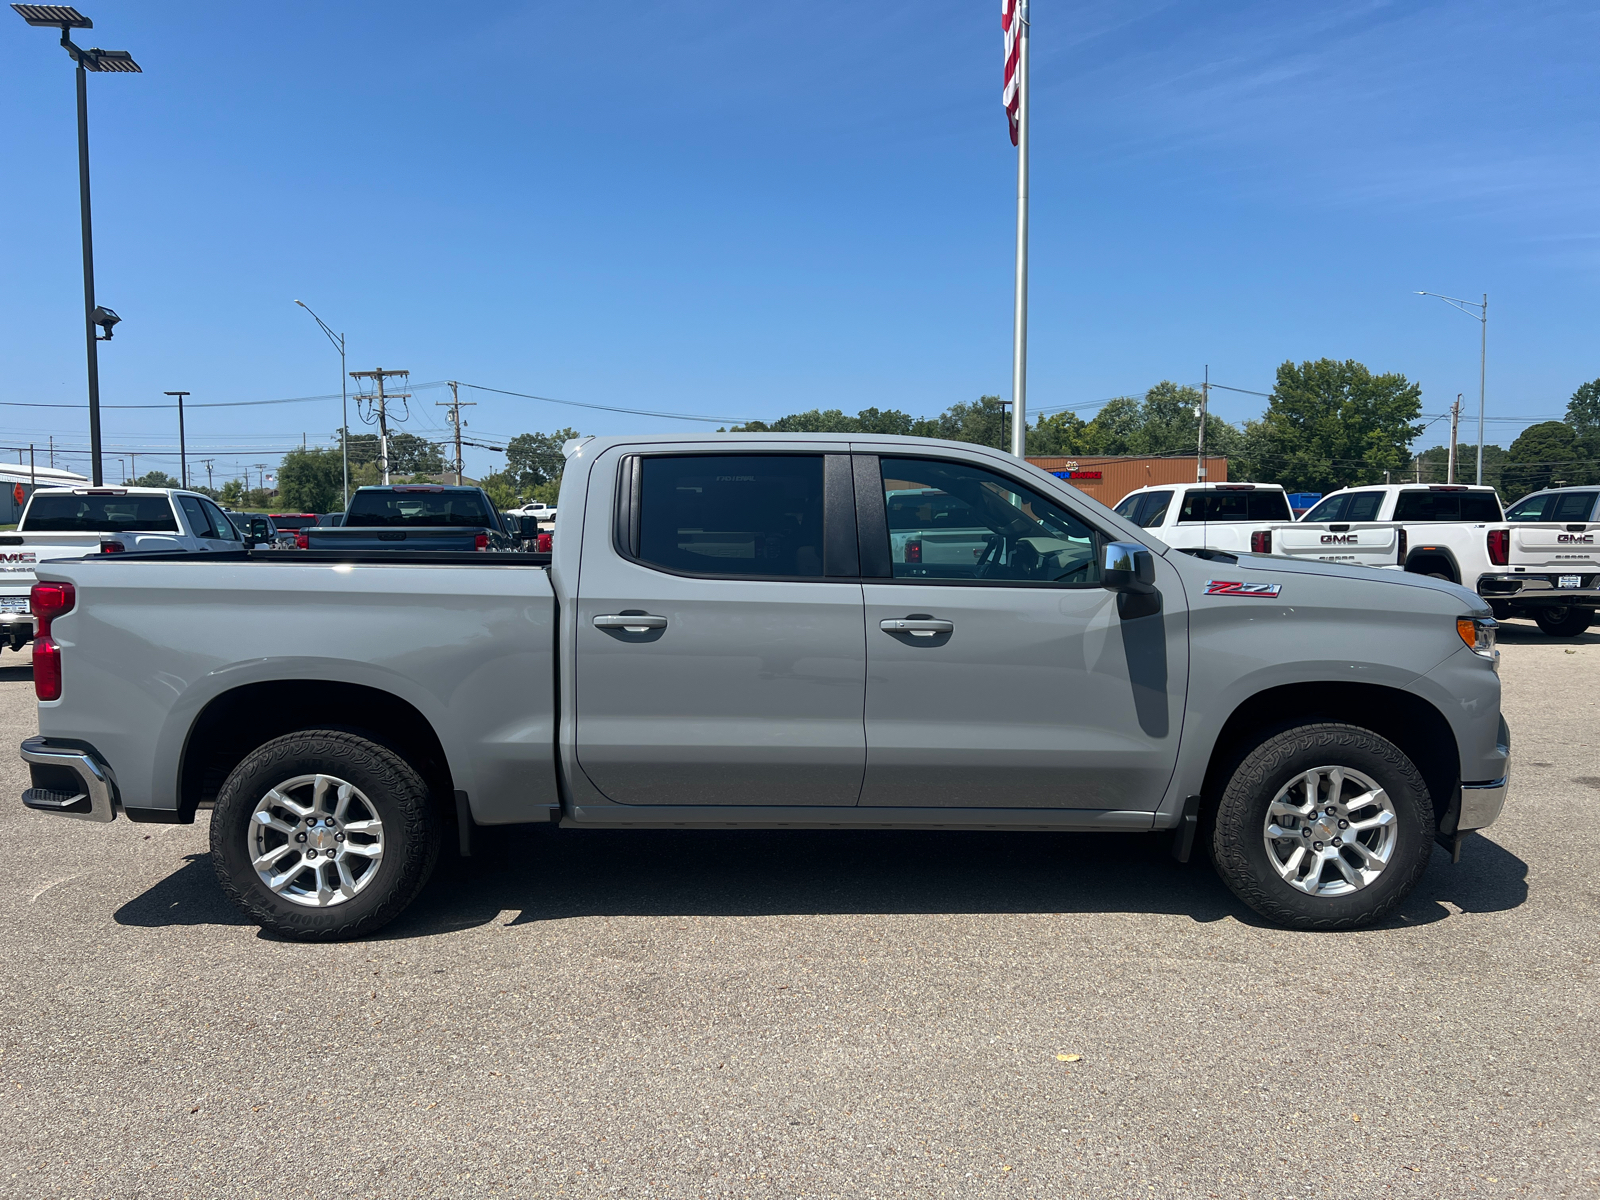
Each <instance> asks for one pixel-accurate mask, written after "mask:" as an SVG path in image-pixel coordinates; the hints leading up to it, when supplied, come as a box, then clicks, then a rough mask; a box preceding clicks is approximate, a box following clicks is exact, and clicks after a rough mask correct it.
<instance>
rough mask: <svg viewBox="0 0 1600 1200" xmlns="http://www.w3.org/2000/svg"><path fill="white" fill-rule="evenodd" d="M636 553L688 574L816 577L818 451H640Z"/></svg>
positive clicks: (819, 543) (819, 511)
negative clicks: (681, 453)
mask: <svg viewBox="0 0 1600 1200" xmlns="http://www.w3.org/2000/svg"><path fill="white" fill-rule="evenodd" d="M639 557H640V558H641V559H643V560H644V561H645V562H648V563H652V564H654V565H656V566H661V567H665V568H667V569H668V570H671V571H683V572H685V573H687V574H691V575H760V576H776V577H779V578H788V579H820V578H821V577H822V456H821V455H819V454H748V455H734V454H704V455H692V456H691V455H685V456H683V457H676V456H651V457H646V458H645V459H643V460H642V462H641V464H640V496H639Z"/></svg>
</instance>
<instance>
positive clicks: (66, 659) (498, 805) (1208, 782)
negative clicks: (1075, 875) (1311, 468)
mask: <svg viewBox="0 0 1600 1200" xmlns="http://www.w3.org/2000/svg"><path fill="white" fill-rule="evenodd" d="M568 451H569V458H568V462H567V466H566V471H565V474H564V476H563V479H562V484H561V496H560V500H561V511H563V512H565V513H566V514H567V516H566V520H565V523H564V525H563V532H562V535H561V536H560V537H559V538H557V539H555V545H554V551H553V554H551V555H526V554H516V553H508V552H499V553H497V552H493V551H490V552H471V551H469V552H465V553H448V552H433V553H429V552H421V553H416V552H409V551H389V552H361V551H355V552H352V551H345V552H340V551H334V552H319V551H315V550H312V551H295V550H288V551H276V552H270V553H268V552H256V551H248V550H241V551H237V552H233V553H218V554H209V555H184V556H179V555H166V554H151V555H116V556H97V557H94V558H91V559H84V560H78V561H71V562H58V563H50V564H48V565H46V566H44V567H41V568H40V571H39V577H40V578H39V582H38V583H37V584H36V585H35V587H34V589H33V610H34V612H35V613H36V614H37V617H38V619H39V621H40V623H41V631H40V636H39V637H38V638H36V639H35V642H34V686H35V690H36V692H37V694H38V698H39V705H38V715H39V730H40V732H39V736H37V737H32V738H29V739H28V740H27V741H25V742H24V743H23V745H22V757H23V759H24V760H25V761H26V763H27V764H28V768H29V771H30V776H31V777H30V782H31V785H32V786H31V787H30V788H29V789H28V791H27V792H26V793H25V794H24V796H23V803H24V804H26V805H27V806H28V807H29V808H30V809H33V810H35V811H37V812H40V813H43V814H50V815H51V816H52V817H77V818H82V819H86V820H91V821H110V820H113V819H114V818H115V817H116V816H117V815H118V814H121V815H123V816H126V817H128V818H130V819H131V820H134V821H156V822H177V823H187V822H192V821H194V820H195V818H196V813H197V811H198V810H200V809H201V808H203V807H209V808H210V840H211V858H212V864H213V867H214V869H215V873H216V877H217V880H218V883H219V885H220V887H221V889H222V891H223V892H224V893H225V894H227V895H228V896H229V897H231V898H232V900H233V901H234V902H235V903H236V904H237V905H238V906H239V907H240V908H241V910H242V911H243V912H245V913H246V914H247V915H248V916H249V918H250V919H251V920H252V921H254V922H256V923H258V924H259V925H260V926H261V927H262V928H263V929H266V930H270V931H272V932H273V933H276V934H279V935H281V936H284V937H287V938H295V939H303V940H330V939H338V938H350V937H355V936H360V935H363V934H367V933H370V932H372V931H373V930H375V929H378V928H379V927H381V926H382V925H383V924H384V923H385V922H387V921H389V920H391V919H393V918H394V917H395V916H396V915H397V914H399V913H400V912H401V911H402V910H404V909H405V907H406V906H407V905H408V904H410V903H411V901H412V900H413V899H414V897H415V896H416V895H417V892H418V890H419V889H420V888H421V887H422V885H423V882H424V881H425V880H426V879H427V877H428V874H429V872H430V871H431V870H432V868H433V865H434V863H435V861H436V859H437V857H438V855H439V853H440V851H441V847H442V846H444V845H445V844H446V842H447V840H448V841H451V842H454V843H455V845H457V846H458V847H459V849H460V852H461V853H463V854H468V853H470V852H471V848H472V846H473V844H474V841H475V839H476V838H477V837H479V836H480V835H481V834H483V833H484V832H485V831H490V832H492V831H494V830H498V829H502V828H504V827H506V826H512V825H519V824H527V823H541V822H550V823H554V824H556V825H558V826H560V827H562V828H573V829H623V828H628V829H640V828H644V829H666V828H671V829H724V828H765V829H820V830H840V829H956V830H1008V831H1018V832H1020V831H1027V830H1034V831H1062V830H1075V831H1108V832H1109V831H1119V832H1147V833H1161V834H1163V835H1164V836H1165V837H1167V838H1170V839H1171V847H1172V852H1173V854H1174V856H1175V857H1177V858H1178V859H1180V860H1186V859H1188V857H1189V855H1190V853H1191V850H1192V848H1193V846H1194V845H1195V843H1196V842H1197V841H1199V842H1200V843H1201V844H1202V845H1203V846H1204V847H1205V848H1206V849H1208V850H1209V852H1210V855H1211V858H1212V861H1213V864H1214V866H1215V868H1216V870H1217V871H1218V873H1219V874H1220V875H1221V877H1222V879H1223V880H1224V881H1226V883H1227V885H1228V886H1229V887H1230V888H1231V889H1232V890H1233V891H1234V892H1235V894H1236V895H1238V896H1239V897H1240V899H1241V900H1242V901H1243V902H1244V903H1245V904H1247V905H1249V906H1251V907H1252V908H1254V909H1255V910H1256V911H1257V912H1259V913H1261V914H1262V915H1263V916H1265V917H1266V918H1267V919H1269V920H1271V921H1275V922H1278V923H1280V924H1283V925H1287V926H1292V927H1298V928H1307V929H1330V930H1331V929H1347V928H1351V927H1354V926H1358V925H1362V924H1365V923H1367V922H1371V921H1376V920H1380V919H1382V918H1384V917H1385V916H1387V915H1389V914H1391V913H1393V912H1394V911H1395V909H1396V907H1397V906H1398V905H1399V904H1400V903H1401V902H1402V901H1403V900H1404V899H1405V897H1406V895H1407V894H1408V893H1409V892H1410V890H1411V889H1412V887H1413V886H1414V885H1415V884H1416V882H1417V880H1418V879H1419V878H1420V877H1421V876H1422V874H1423V872H1424V871H1425V870H1427V868H1428V865H1429V860H1430V856H1431V852H1432V849H1433V846H1434V845H1435V842H1436V839H1437V840H1442V841H1443V842H1444V843H1445V844H1446V845H1447V847H1448V848H1450V849H1451V850H1452V851H1453V852H1454V853H1455V854H1456V855H1457V856H1459V854H1460V851H1461V848H1462V842H1463V839H1464V838H1465V837H1466V835H1467V834H1469V832H1470V831H1472V830H1478V829H1482V828H1484V827H1486V826H1488V825H1489V824H1490V823H1492V822H1493V821H1494V820H1495V819H1496V818H1497V817H1498V816H1499V814H1500V812H1501V808H1502V806H1503V804H1504V800H1505V796H1506V790H1507V786H1508V779H1509V773H1510V753H1511V751H1510V734H1509V731H1508V730H1507V728H1506V723H1505V721H1504V720H1503V719H1502V717H1501V715H1500V679H1499V675H1498V673H1497V652H1496V649H1495V628H1496V627H1495V622H1494V619H1493V618H1492V616H1491V615H1490V612H1489V608H1488V605H1487V604H1486V603H1485V602H1484V601H1483V600H1482V599H1481V598H1480V597H1478V596H1477V595H1475V594H1474V593H1472V592H1470V591H1468V590H1466V589H1464V588H1461V587H1458V586H1456V585H1455V584H1452V583H1448V582H1444V581H1441V580H1436V579H1431V578H1428V577H1426V576H1422V575H1406V574H1402V573H1399V572H1379V571H1370V570H1361V569H1352V568H1349V567H1344V566H1341V565H1338V564H1332V563H1323V562H1317V561H1308V562H1296V561H1289V560H1286V559H1281V558H1269V557H1262V556H1252V555H1233V554H1228V553H1225V552H1222V551H1217V550H1199V551H1196V552H1193V553H1189V552H1184V551H1178V550H1174V549H1172V548H1171V547H1169V546H1167V545H1166V544H1165V543H1163V542H1162V541H1160V540H1159V539H1157V538H1155V537H1154V536H1152V535H1151V534H1150V532H1149V531H1147V530H1145V529H1143V528H1142V527H1140V526H1139V525H1136V524H1134V523H1132V522H1130V521H1126V520H1124V519H1123V518H1122V517H1119V516H1117V515H1116V514H1115V513H1113V512H1111V511H1110V510H1109V509H1106V508H1104V507H1102V506H1101V505H1099V504H1097V503H1095V502H1094V501H1093V500H1090V499H1088V498H1087V497H1085V496H1084V495H1083V494H1082V493H1080V492H1078V491H1077V490H1076V489H1074V488H1072V487H1071V486H1070V485H1068V484H1066V483H1063V482H1060V481H1058V480H1056V479H1054V478H1053V477H1052V476H1050V475H1048V474H1046V473H1045V472H1043V471H1041V470H1039V469H1037V468H1035V467H1032V466H1030V465H1028V464H1027V463H1025V462H1022V461H1019V460H1017V459H1015V458H1012V457H1010V456H1008V455H1005V454H1002V453H1000V452H999V451H995V450H988V449H984V448H982V447H977V446H972V445H968V444H964V443H953V442H941V441H934V440H927V439H920V438H910V437H865V436H852V435H811V434H787V435H786V434H745V435H734V436H726V435H724V436H720V437H715V436H713V437H704V436H702V437H701V438H699V439H694V438H688V437H673V436H660V437H638V438H620V437H614V438H606V439H595V438H587V439H578V440H575V441H574V442H573V443H569V445H568ZM910 495H915V496H916V497H918V502H919V503H923V504H926V505H927V506H928V508H929V510H930V511H934V510H937V511H939V512H943V513H945V514H946V515H947V521H948V524H949V525H950V526H951V527H953V528H956V529H962V530H982V531H983V538H982V539H981V542H979V543H974V545H973V546H969V547H967V552H966V553H965V554H964V555H962V554H949V555H942V554H941V555H936V556H928V555H923V556H921V558H920V561H913V558H912V555H911V554H910V553H909V551H908V549H907V545H908V543H907V542H905V541H904V540H902V541H899V542H896V541H895V540H894V539H893V538H892V537H891V526H890V521H889V518H888V511H889V508H890V503H889V502H890V499H891V497H896V496H910ZM973 548H977V549H978V551H979V553H978V554H976V555H974V554H972V553H971V550H972V549H973ZM1063 869H1067V868H1066V866H1065V865H1064V867H1063Z"/></svg>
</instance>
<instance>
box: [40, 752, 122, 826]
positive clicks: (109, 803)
mask: <svg viewBox="0 0 1600 1200" xmlns="http://www.w3.org/2000/svg"><path fill="white" fill-rule="evenodd" d="M22 761H23V762H25V763H27V764H28V771H29V774H30V775H31V776H32V780H31V782H32V783H33V786H32V787H30V788H29V789H28V790H27V791H25V792H23V793H22V803H23V804H25V805H26V806H27V807H29V808H31V809H33V810H35V811H36V812H49V813H58V814H60V815H61V816H63V817H75V818H77V819H78V820H80V821H99V822H102V823H103V822H106V821H115V820H116V819H117V807H118V805H119V804H120V803H121V799H120V797H119V796H118V794H117V783H116V780H115V779H114V778H113V777H112V775H111V768H110V767H108V766H107V765H106V764H105V761H104V760H103V759H102V758H101V757H100V755H99V753H98V752H97V751H96V750H95V749H94V748H93V747H92V746H88V745H85V744H83V743H81V742H80V743H77V744H75V745H62V744H59V743H55V744H53V743H51V742H50V741H49V739H47V738H43V737H31V738H28V739H27V740H26V741H24V742H23V743H22Z"/></svg>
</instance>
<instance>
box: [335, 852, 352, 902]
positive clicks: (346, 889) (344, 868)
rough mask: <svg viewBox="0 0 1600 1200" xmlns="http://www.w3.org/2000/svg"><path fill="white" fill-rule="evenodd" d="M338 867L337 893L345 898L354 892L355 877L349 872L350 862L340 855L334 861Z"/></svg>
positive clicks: (348, 897)
mask: <svg viewBox="0 0 1600 1200" xmlns="http://www.w3.org/2000/svg"><path fill="white" fill-rule="evenodd" d="M334 865H335V866H337V867H338V868H339V894H340V895H341V896H343V897H344V898H345V899H346V900H348V899H350V897H351V896H354V895H355V894H356V877H355V876H354V875H352V874H351V873H350V864H349V863H347V862H345V860H344V858H343V857H340V858H339V859H338V860H336V861H335V863H334Z"/></svg>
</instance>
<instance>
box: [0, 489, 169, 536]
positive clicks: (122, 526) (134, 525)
mask: <svg viewBox="0 0 1600 1200" xmlns="http://www.w3.org/2000/svg"><path fill="white" fill-rule="evenodd" d="M22 529H23V530H24V531H25V532H28V533H127V532H130V531H133V530H138V531H140V532H143V533H177V532H178V522H177V519H176V518H175V517H173V515H172V506H171V505H170V504H168V503H167V498H166V497H165V496H41V495H37V494H36V495H35V496H34V497H33V504H32V506H31V507H30V508H29V509H28V516H27V520H26V521H24V523H23V525H22Z"/></svg>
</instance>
